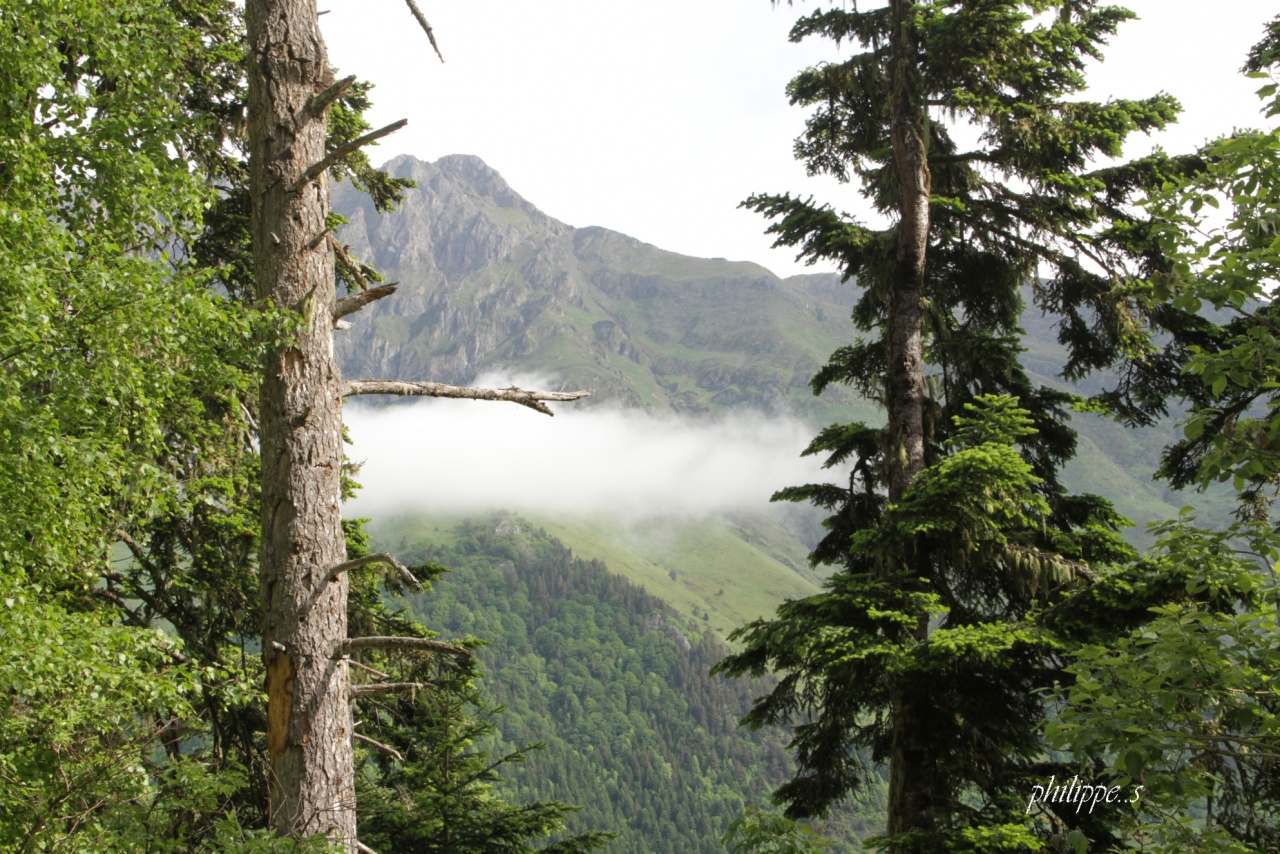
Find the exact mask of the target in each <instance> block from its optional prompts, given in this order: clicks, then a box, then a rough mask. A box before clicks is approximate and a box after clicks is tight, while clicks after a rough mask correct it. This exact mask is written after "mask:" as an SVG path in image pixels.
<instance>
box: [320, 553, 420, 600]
mask: <svg viewBox="0 0 1280 854" xmlns="http://www.w3.org/2000/svg"><path fill="white" fill-rule="evenodd" d="M375 563H385V564H388V565H389V566H390V567H391V568H392V569H394V570H395V571H396V572H398V573H400V577H401V578H403V579H404V580H405V581H406V582H408V584H409V586H410V587H412V588H413V589H414V590H417V591H418V592H419V593H421V592H422V582H420V581H418V579H416V578H414V577H413V573H412V572H410V571H409V568H408V567H407V566H405V565H404V564H402V563H401V562H400V561H398V560H396V559H395V558H394V557H392V556H391V555H389V554H387V553H386V552H379V553H378V554H372V555H365V556H364V557H358V558H356V559H355V560H349V561H346V562H344V563H340V564H338V565H337V566H335V567H334V568H333V569H331V570H329V581H337V580H338V578H339V577H341V575H342V573H344V572H350V571H352V570H353V569H360V568H361V567H365V566H369V565H371V564H375Z"/></svg>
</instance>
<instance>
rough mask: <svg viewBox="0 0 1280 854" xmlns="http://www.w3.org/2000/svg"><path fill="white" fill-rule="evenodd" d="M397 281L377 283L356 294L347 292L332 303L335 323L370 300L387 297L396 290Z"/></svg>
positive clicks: (353, 312)
mask: <svg viewBox="0 0 1280 854" xmlns="http://www.w3.org/2000/svg"><path fill="white" fill-rule="evenodd" d="M399 286H400V283H399V282H391V283H390V284H386V285H378V286H377V287H376V288H369V289H368V290H363V291H361V292H360V293H358V294H349V295H348V296H345V297H342V299H340V300H338V301H337V302H335V303H334V304H333V320H334V322H335V323H336V322H337V321H339V320H341V319H342V318H344V317H346V316H347V315H348V314H355V313H356V312H357V311H359V310H360V309H362V308H364V307H365V306H366V305H368V304H369V303H371V302H374V301H376V300H380V299H382V298H383V297H389V296H391V295H392V294H394V293H395V292H396V289H397V288H398V287H399Z"/></svg>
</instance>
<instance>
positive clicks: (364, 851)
mask: <svg viewBox="0 0 1280 854" xmlns="http://www.w3.org/2000/svg"><path fill="white" fill-rule="evenodd" d="M401 761H403V760H401ZM353 844H354V845H355V846H356V850H357V851H359V852H360V854H378V852H377V851H374V850H373V849H372V848H370V847H369V846H368V845H365V844H364V843H363V842H361V841H360V840H359V839H357V840H356V841H355V842H354V843H353Z"/></svg>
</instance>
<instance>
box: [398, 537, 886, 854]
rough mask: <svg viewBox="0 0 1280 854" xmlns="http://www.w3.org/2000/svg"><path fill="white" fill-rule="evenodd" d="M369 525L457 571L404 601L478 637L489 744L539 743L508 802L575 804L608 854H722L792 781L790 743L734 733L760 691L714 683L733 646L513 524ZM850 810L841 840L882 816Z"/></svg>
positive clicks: (446, 627) (579, 819)
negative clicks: (489, 706) (489, 714)
mask: <svg viewBox="0 0 1280 854" xmlns="http://www.w3.org/2000/svg"><path fill="white" fill-rule="evenodd" d="M373 531H374V539H375V542H378V543H379V544H380V546H382V547H385V548H389V549H393V550H395V551H396V552H397V553H400V554H404V555H405V556H406V557H407V558H409V559H411V560H413V561H414V562H418V563H425V562H428V561H431V562H437V563H440V564H443V565H447V566H449V567H451V569H452V572H451V573H449V574H447V575H444V576H441V578H440V580H438V581H437V582H436V584H435V587H434V589H433V590H432V591H430V592H429V593H426V594H424V595H421V596H415V597H412V598H411V599H409V600H408V606H409V608H410V609H411V611H412V613H413V614H414V615H415V616H417V617H420V618H422V619H423V621H424V622H425V623H426V624H427V625H430V626H432V627H434V628H435V629H437V630H438V631H440V632H442V633H444V634H445V635H447V636H473V637H477V638H482V639H484V641H485V643H486V645H485V646H483V647H481V648H480V649H479V651H478V654H479V657H480V660H481V662H482V668H483V669H484V671H485V673H486V678H485V682H484V684H485V687H486V693H487V694H488V695H489V696H490V697H491V698H492V700H493V702H495V703H497V704H500V705H501V706H503V707H504V711H503V712H502V714H501V715H498V716H496V717H495V718H494V723H495V725H496V727H497V731H496V733H495V740H494V742H493V743H491V744H486V745H483V747H485V748H486V749H487V750H488V751H489V752H490V754H491V755H502V753H503V752H504V751H506V750H509V749H513V748H517V747H520V746H524V745H528V744H532V743H535V742H543V743H545V744H546V748H545V749H544V750H539V751H535V752H532V753H531V754H530V755H529V758H528V760H527V762H525V763H524V764H522V765H521V766H519V767H516V768H512V769H511V770H510V771H508V772H507V774H506V777H507V782H506V784H505V785H504V787H503V788H504V791H506V792H509V793H510V795H511V796H512V798H513V800H517V801H522V800H527V799H557V800H563V801H568V802H570V803H574V804H578V805H579V806H581V807H582V811H581V812H580V813H579V814H577V815H576V816H575V817H574V818H573V819H572V820H571V821H570V826H571V827H573V826H581V827H583V828H590V827H607V828H611V829H614V830H616V831H618V832H619V834H620V835H619V837H618V839H617V840H616V841H615V842H613V843H612V844H611V845H610V846H609V848H608V849H607V850H609V851H618V852H636V854H639V852H645V851H671V852H701V851H715V850H718V848H719V839H720V836H721V835H722V834H723V833H724V831H725V829H726V827H727V826H728V824H729V822H730V820H732V819H733V818H735V817H737V816H738V815H739V814H740V813H741V812H742V811H743V810H744V808H745V807H747V806H762V805H767V803H768V800H769V793H770V792H771V791H772V789H773V788H774V787H775V786H777V785H778V784H779V783H781V782H782V780H783V779H784V778H785V776H786V773H787V772H788V770H789V768H790V763H789V758H788V755H787V753H786V750H785V741H786V739H785V736H783V735H782V734H781V733H777V732H765V731H762V732H759V733H752V732H750V731H749V730H745V729H741V728H739V727H738V720H739V719H740V718H741V717H742V716H743V715H745V714H746V712H747V709H748V708H749V707H750V701H751V699H752V698H753V697H754V696H756V695H757V694H758V693H759V692H760V690H761V686H759V685H756V684H752V683H751V682H749V681H747V680H725V679H723V678H721V677H710V676H708V671H709V670H710V669H711V667H712V666H713V665H714V664H715V663H716V662H718V661H719V660H720V659H721V658H723V657H724V655H725V654H726V653H727V652H728V648H727V647H725V645H724V644H723V642H722V641H721V640H719V639H718V638H717V637H716V636H715V635H714V634H713V633H712V632H711V631H709V630H708V629H707V628H706V626H705V624H703V625H698V623H699V622H701V621H698V620H695V621H694V622H693V624H689V623H686V621H685V619H684V618H683V617H681V616H679V615H678V614H677V612H676V611H674V610H673V609H672V608H670V607H669V606H667V605H666V604H665V603H663V602H662V601H661V600H659V599H657V598H655V597H653V596H650V595H648V594H646V593H645V592H644V591H643V590H641V589H640V588H639V587H637V586H636V585H635V584H633V583H631V582H630V581H627V580H625V579H623V578H621V577H619V576H617V575H615V574H612V573H610V572H609V570H608V567H607V566H605V565H604V564H602V563H600V562H599V561H583V560H580V559H578V558H575V557H574V556H573V554H572V553H571V552H570V551H569V550H568V549H567V548H565V547H564V545H562V544H561V543H560V542H559V541H557V540H555V539H554V538H551V537H549V536H548V535H547V534H546V533H545V532H544V531H542V530H541V529H537V528H534V527H533V526H531V525H530V524H529V523H528V522H527V521H525V520H523V519H521V518H519V517H516V516H509V515H505V514H504V515H494V516H485V517H479V518H476V519H472V520H467V521H464V522H461V523H459V524H458V525H457V526H456V527H455V528H453V529H452V530H448V531H442V532H436V531H424V530H423V526H421V525H420V523H419V522H418V520H415V519H414V518H412V517H407V518H404V519H396V520H388V521H386V522H384V523H381V524H378V525H376V526H374V528H373ZM853 812H854V813H855V814H856V815H845V816H842V817H841V819H842V821H843V823H844V825H845V826H844V827H843V828H842V832H843V831H848V832H850V833H851V837H846V838H860V837H861V836H863V835H865V834H866V833H868V832H869V831H872V830H874V828H875V827H876V826H877V824H878V823H879V821H880V819H881V816H880V815H879V808H878V807H877V806H876V805H875V804H874V803H871V804H868V805H864V807H863V808H862V809H860V810H854V811H853Z"/></svg>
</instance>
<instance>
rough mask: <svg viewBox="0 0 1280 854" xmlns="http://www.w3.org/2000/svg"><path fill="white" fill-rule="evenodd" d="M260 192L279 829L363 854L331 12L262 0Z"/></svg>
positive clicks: (257, 65) (267, 553)
mask: <svg viewBox="0 0 1280 854" xmlns="http://www.w3.org/2000/svg"><path fill="white" fill-rule="evenodd" d="M245 14H246V18H247V24H248V30H249V45H250V62H249V144H250V158H249V162H250V170H251V171H250V189H251V194H252V199H253V252H254V270H255V273H256V276H257V288H258V296H259V298H260V299H263V300H267V301H269V302H270V304H272V305H274V306H276V307H278V308H282V309H290V310H292V311H295V312H297V313H298V314H299V315H300V317H299V321H300V322H299V324H298V329H297V332H296V333H295V336H294V340H293V341H292V342H289V343H287V344H283V345H278V346H275V347H273V348H272V350H271V352H270V353H269V354H268V356H267V364H266V375H265V377H264V378H263V383H262V392H261V422H260V429H261V450H262V471H263V481H262V556H261V570H260V571H261V585H262V586H261V591H262V610H263V622H264V624H263V647H262V655H263V662H264V664H265V666H266V672H267V720H268V732H267V749H268V753H269V757H268V759H269V768H270V774H271V780H270V815H271V823H272V826H273V827H274V828H275V829H276V830H277V831H278V832H279V833H281V834H283V835H288V836H295V837H297V836H305V835H310V834H315V833H324V834H326V835H328V836H330V837H331V838H333V839H335V840H341V841H343V842H347V843H354V841H355V784H354V768H353V761H352V752H351V747H350V745H351V712H350V707H349V703H348V692H349V681H348V673H347V665H346V662H345V660H344V659H343V658H341V657H339V656H336V655H335V651H336V649H337V646H338V644H340V643H341V642H343V641H344V640H345V639H346V637H347V577H346V575H345V573H344V574H339V576H338V577H337V578H333V579H331V577H330V571H331V570H332V569H333V568H334V567H335V566H337V565H338V564H341V563H342V562H343V561H345V560H346V547H345V544H344V541H343V534H342V526H341V518H342V517H341V483H340V475H341V467H342V391H341V377H340V376H339V373H338V367H337V364H336V362H335V360H334V354H333V331H332V326H333V324H332V321H331V319H330V318H331V316H332V313H333V305H334V299H335V277H334V256H333V252H332V249H331V247H330V243H329V241H328V240H325V239H324V238H325V234H326V232H325V228H326V225H325V220H326V218H327V216H328V214H329V193H328V188H327V186H326V183H325V177H324V174H323V172H321V174H319V175H311V174H310V171H309V170H311V167H312V166H314V165H316V164H318V163H320V162H321V161H322V160H323V159H324V156H325V141H326V121H325V116H324V110H323V108H322V109H319V110H317V111H316V112H315V113H313V112H312V109H311V106H310V104H311V101H312V98H314V97H315V96H316V95H318V94H320V93H321V92H323V91H324V90H325V89H326V88H327V87H328V86H330V85H331V84H332V82H333V81H332V75H331V73H330V68H329V59H328V55H327V53H326V51H325V46H324V39H323V38H322V37H321V35H320V28H319V26H318V24H317V19H316V7H315V0H249V2H248V3H247V4H246V8H245Z"/></svg>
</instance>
